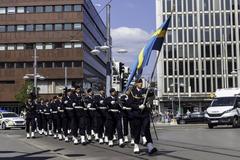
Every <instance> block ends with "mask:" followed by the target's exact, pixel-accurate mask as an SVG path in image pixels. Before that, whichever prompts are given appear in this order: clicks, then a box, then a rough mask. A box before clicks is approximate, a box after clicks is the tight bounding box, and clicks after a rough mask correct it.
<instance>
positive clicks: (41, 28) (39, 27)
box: [35, 24, 43, 31]
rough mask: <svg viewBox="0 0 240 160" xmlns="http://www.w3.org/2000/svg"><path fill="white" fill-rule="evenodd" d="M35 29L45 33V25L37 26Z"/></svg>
mask: <svg viewBox="0 0 240 160" xmlns="http://www.w3.org/2000/svg"><path fill="white" fill-rule="evenodd" d="M35 27H36V31H43V25H42V24H37V25H36V26H35Z"/></svg>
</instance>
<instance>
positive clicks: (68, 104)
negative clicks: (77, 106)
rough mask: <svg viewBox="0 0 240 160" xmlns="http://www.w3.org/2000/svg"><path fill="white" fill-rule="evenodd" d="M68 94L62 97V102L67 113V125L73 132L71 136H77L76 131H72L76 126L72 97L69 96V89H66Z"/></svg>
mask: <svg viewBox="0 0 240 160" xmlns="http://www.w3.org/2000/svg"><path fill="white" fill-rule="evenodd" d="M67 92H68V94H67V95H66V96H65V97H64V98H63V102H64V107H65V110H66V113H67V117H68V121H69V123H68V125H69V127H68V128H70V129H71V132H72V134H73V136H77V135H76V133H73V131H74V130H75V128H76V118H75V113H74V107H73V103H74V102H73V98H72V96H71V90H70V89H68V91H67Z"/></svg>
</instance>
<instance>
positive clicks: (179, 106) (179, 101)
mask: <svg viewBox="0 0 240 160" xmlns="http://www.w3.org/2000/svg"><path fill="white" fill-rule="evenodd" d="M174 85H177V92H178V112H179V114H180V113H181V99H180V87H184V84H183V83H180V84H178V83H175V84H174V83H173V84H171V85H170V86H171V87H174Z"/></svg>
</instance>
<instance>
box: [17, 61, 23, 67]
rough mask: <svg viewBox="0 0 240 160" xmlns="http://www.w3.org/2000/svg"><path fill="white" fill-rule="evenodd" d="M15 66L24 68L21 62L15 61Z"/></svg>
mask: <svg viewBox="0 0 240 160" xmlns="http://www.w3.org/2000/svg"><path fill="white" fill-rule="evenodd" d="M16 68H24V63H23V62H17V63H16Z"/></svg>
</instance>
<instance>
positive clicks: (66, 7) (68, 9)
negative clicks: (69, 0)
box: [64, 5, 72, 12]
mask: <svg viewBox="0 0 240 160" xmlns="http://www.w3.org/2000/svg"><path fill="white" fill-rule="evenodd" d="M71 11H72V6H71V5H64V12H71Z"/></svg>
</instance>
